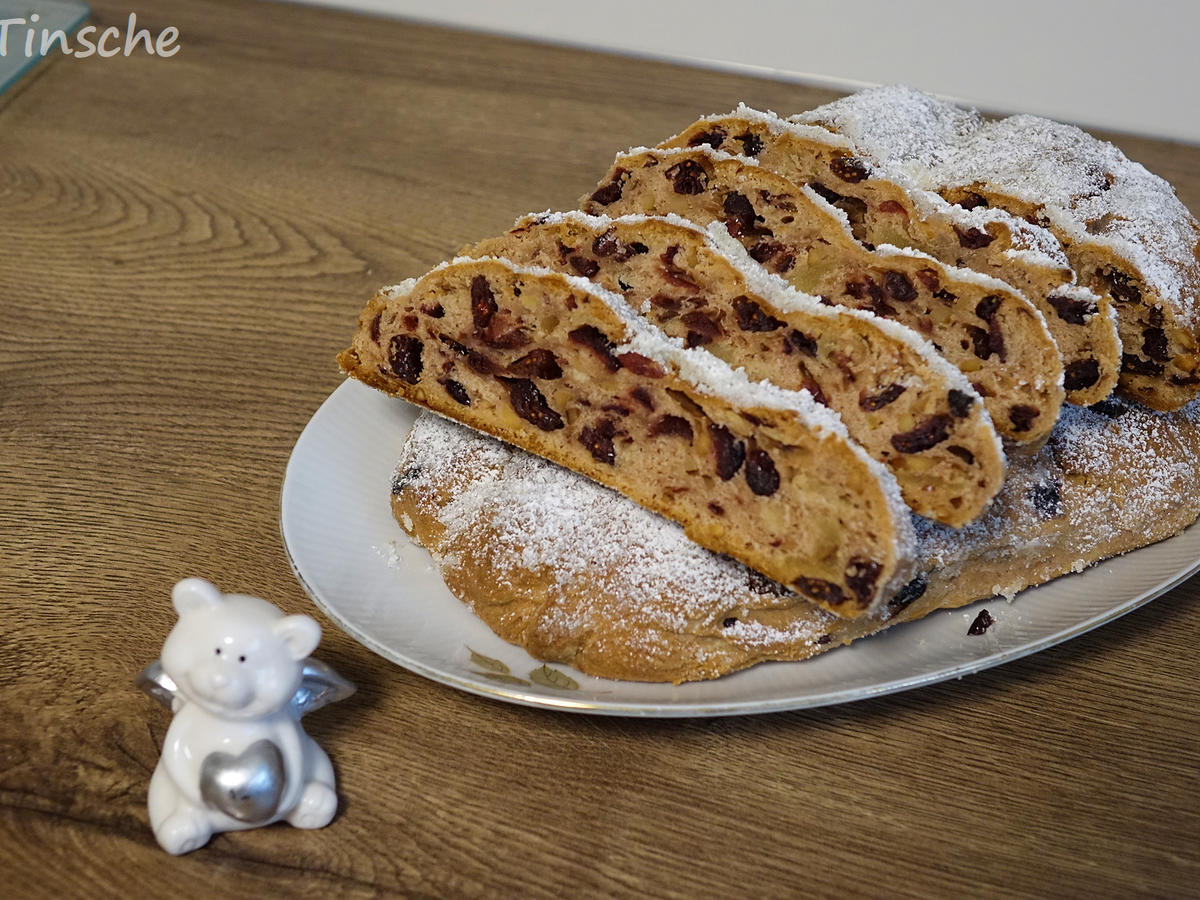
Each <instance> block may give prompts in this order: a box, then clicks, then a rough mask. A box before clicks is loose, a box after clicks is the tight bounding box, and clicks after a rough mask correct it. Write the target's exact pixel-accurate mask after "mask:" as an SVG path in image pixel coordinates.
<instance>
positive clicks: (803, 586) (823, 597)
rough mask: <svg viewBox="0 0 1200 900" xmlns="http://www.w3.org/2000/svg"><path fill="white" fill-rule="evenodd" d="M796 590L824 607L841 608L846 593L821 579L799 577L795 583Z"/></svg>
mask: <svg viewBox="0 0 1200 900" xmlns="http://www.w3.org/2000/svg"><path fill="white" fill-rule="evenodd" d="M795 585H796V589H797V590H798V591H800V593H802V594H804V595H805V596H806V597H809V598H811V599H813V600H815V601H816V602H817V603H822V604H824V605H825V606H842V605H843V604H844V603H845V602H846V593H845V592H844V591H843V590H842V589H841V588H840V587H838V586H837V585H836V584H833V583H832V582H829V581H826V580H825V579H823V578H809V577H808V576H806V575H801V576H800V577H799V578H797V579H796V581H795Z"/></svg>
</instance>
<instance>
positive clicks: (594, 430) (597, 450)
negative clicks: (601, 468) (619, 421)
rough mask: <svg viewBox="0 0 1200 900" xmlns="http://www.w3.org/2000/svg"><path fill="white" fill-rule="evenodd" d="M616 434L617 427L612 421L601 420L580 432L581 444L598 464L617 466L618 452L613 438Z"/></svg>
mask: <svg viewBox="0 0 1200 900" xmlns="http://www.w3.org/2000/svg"><path fill="white" fill-rule="evenodd" d="M616 433H617V426H616V423H615V422H613V420H612V419H601V420H600V421H598V422H597V423H596V424H595V425H591V426H588V427H587V428H584V429H582V430H581V431H580V432H579V443H581V444H583V446H584V447H586V448H587V449H588V452H589V453H591V454H592V458H593V459H594V460H596V462H602V463H608V464H609V465H610V466H611V465H615V464H616V459H617V451H616V449H615V448H614V447H613V436H614V435H616Z"/></svg>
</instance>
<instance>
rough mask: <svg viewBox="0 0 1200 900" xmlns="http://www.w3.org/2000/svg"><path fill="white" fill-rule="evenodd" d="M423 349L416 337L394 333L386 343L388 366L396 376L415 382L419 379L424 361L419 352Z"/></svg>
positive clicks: (411, 382) (410, 382) (423, 346)
mask: <svg viewBox="0 0 1200 900" xmlns="http://www.w3.org/2000/svg"><path fill="white" fill-rule="evenodd" d="M424 349H425V345H424V344H422V343H421V342H420V341H419V340H418V339H417V338H415V337H412V336H411V335H407V334H397V335H395V336H394V337H393V338H392V340H391V342H390V343H389V344H388V366H389V367H390V368H391V370H392V371H393V372H395V373H396V377H397V378H399V379H401V380H403V381H407V382H408V383H409V384H416V383H417V382H418V381H420V380H421V370H422V368H424V363H423V361H422V360H421V352H422V351H423V350H424Z"/></svg>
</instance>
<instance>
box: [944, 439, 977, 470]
mask: <svg viewBox="0 0 1200 900" xmlns="http://www.w3.org/2000/svg"><path fill="white" fill-rule="evenodd" d="M946 452H947V453H952V454H954V455H955V456H957V457H958V458H959V459H961V460H962V461H963V462H965V463H966V464H967V465H968V466H973V465H975V454H974V453H972V452H971V451H970V450H968V449H967V448H966V447H960V446H959V445H958V444H950V445H948V446H947V447H946Z"/></svg>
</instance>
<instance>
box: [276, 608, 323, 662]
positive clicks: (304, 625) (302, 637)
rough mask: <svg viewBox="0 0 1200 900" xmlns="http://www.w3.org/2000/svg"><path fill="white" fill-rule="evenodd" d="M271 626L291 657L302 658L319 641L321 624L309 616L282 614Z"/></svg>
mask: <svg viewBox="0 0 1200 900" xmlns="http://www.w3.org/2000/svg"><path fill="white" fill-rule="evenodd" d="M272 627H273V629H274V631H275V633H276V634H277V635H279V636H280V637H281V638H283V642H284V643H285V644H286V645H287V648H288V652H289V653H290V654H291V655H292V659H304V658H305V657H306V656H308V655H309V654H310V653H312V652H313V651H314V650H316V649H317V644H319V643H320V642H321V626H320V625H318V624H317V622H316V619H313V618H310V617H309V616H299V615H297V616H284V617H283V618H282V619H280V620H279V621H278V622H276V623H275V624H274V626H272Z"/></svg>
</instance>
